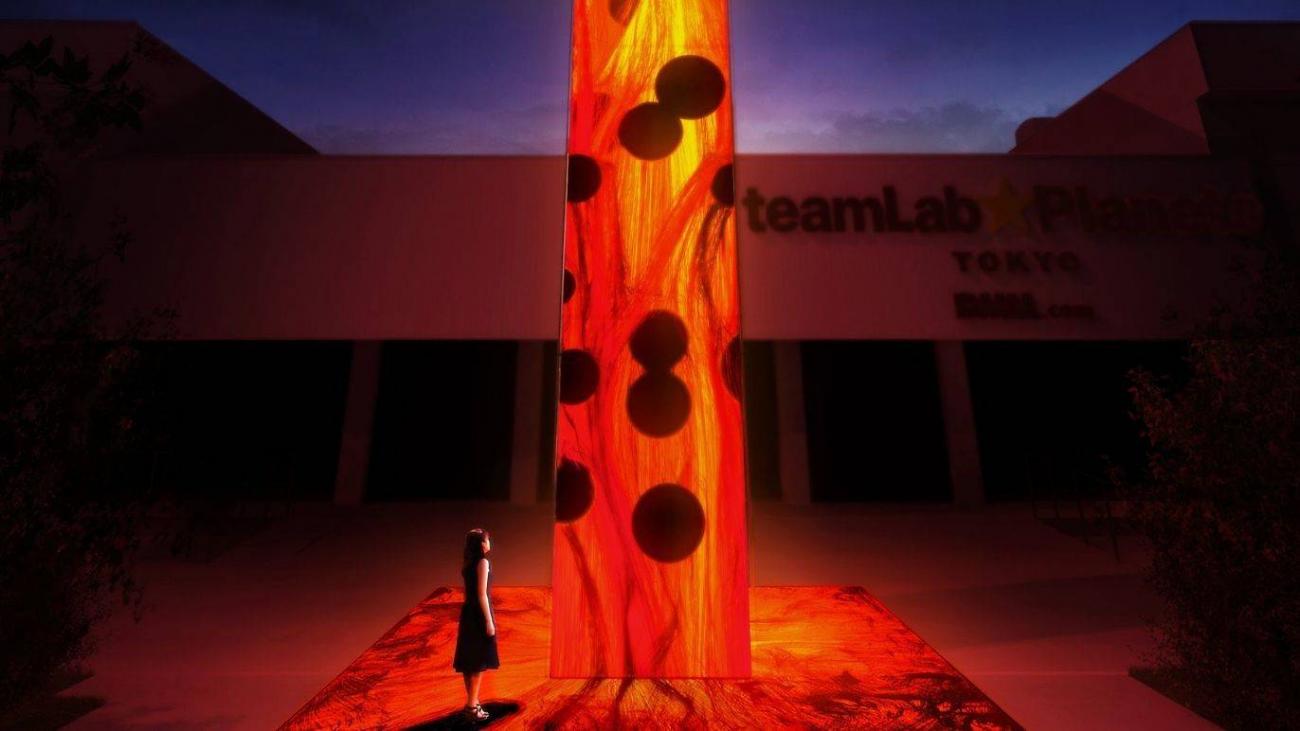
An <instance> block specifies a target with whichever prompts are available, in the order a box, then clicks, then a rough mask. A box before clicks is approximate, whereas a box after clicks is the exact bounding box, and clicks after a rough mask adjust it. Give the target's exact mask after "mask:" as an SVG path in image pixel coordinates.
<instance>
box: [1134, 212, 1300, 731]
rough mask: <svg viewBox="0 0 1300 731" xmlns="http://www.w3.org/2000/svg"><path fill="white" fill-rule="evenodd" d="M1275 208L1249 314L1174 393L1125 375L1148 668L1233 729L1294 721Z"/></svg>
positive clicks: (1289, 372) (1285, 264) (1285, 394)
mask: <svg viewBox="0 0 1300 731" xmlns="http://www.w3.org/2000/svg"><path fill="white" fill-rule="evenodd" d="M1268 189H1269V186H1264V190H1265V191H1266V192H1267V190H1268ZM1278 200H1279V199H1277V198H1275V199H1274V205H1273V207H1272V209H1271V216H1270V226H1269V228H1268V235H1266V236H1265V237H1263V239H1262V240H1261V241H1259V242H1257V243H1258V245H1259V253H1260V254H1261V256H1262V261H1263V264H1262V266H1261V267H1260V268H1258V269H1255V270H1253V271H1254V274H1253V277H1254V283H1253V291H1254V295H1255V301H1254V303H1253V305H1252V306H1251V307H1250V308H1249V309H1245V310H1243V309H1241V308H1235V311H1229V312H1227V313H1225V314H1226V316H1227V317H1226V319H1225V320H1221V321H1219V322H1218V323H1216V324H1213V325H1212V326H1211V327H1209V328H1207V329H1206V331H1205V332H1204V333H1202V334H1200V335H1199V336H1198V337H1196V338H1195V339H1194V340H1193V342H1192V343H1191V344H1190V348H1189V354H1188V356H1187V361H1188V365H1189V367H1190V368H1189V370H1190V376H1189V379H1188V381H1187V382H1186V383H1185V384H1183V385H1181V386H1180V387H1178V388H1172V387H1170V386H1168V385H1167V384H1165V383H1162V382H1161V381H1160V379H1158V378H1157V377H1156V376H1155V375H1154V374H1152V373H1150V372H1147V371H1135V372H1133V373H1131V374H1130V377H1131V389H1130V391H1131V393H1132V395H1133V399H1134V400H1133V403H1134V406H1135V411H1134V416H1135V418H1136V419H1137V420H1138V423H1139V424H1140V426H1141V428H1142V429H1143V432H1144V436H1145V438H1146V440H1147V441H1148V443H1149V446H1150V448H1149V450H1148V462H1147V474H1146V475H1145V479H1144V480H1143V481H1142V482H1141V483H1140V484H1138V485H1130V486H1129V487H1130V489H1131V490H1132V492H1131V493H1130V494H1131V495H1133V497H1135V498H1136V500H1135V502H1134V505H1135V513H1134V517H1135V518H1136V519H1137V523H1138V525H1139V526H1140V527H1141V529H1142V530H1143V533H1144V534H1145V535H1146V536H1147V538H1149V540H1150V543H1151V548H1152V551H1153V553H1152V562H1151V565H1150V567H1149V572H1148V578H1149V581H1150V584H1151V586H1152V587H1153V588H1154V590H1155V591H1156V593H1157V594H1158V595H1159V597H1160V598H1161V600H1162V607H1161V611H1160V613H1159V615H1158V616H1157V617H1156V619H1155V624H1154V630H1155V639H1156V642H1157V650H1156V653H1155V656H1154V657H1153V658H1152V659H1153V660H1154V663H1155V665H1156V670H1157V672H1158V673H1159V674H1160V676H1161V677H1162V678H1163V680H1162V682H1163V683H1164V684H1165V685H1167V686H1169V687H1170V688H1171V689H1172V690H1173V691H1174V694H1175V695H1177V696H1179V697H1181V698H1183V699H1187V700H1190V702H1191V705H1192V706H1193V707H1194V708H1195V709H1197V710H1199V711H1201V712H1203V713H1205V714H1206V715H1208V716H1209V717H1210V718H1212V719H1213V720H1215V721H1217V722H1219V723H1221V724H1224V725H1226V726H1228V727H1229V728H1241V729H1282V728H1294V727H1295V724H1296V723H1297V721H1296V719H1298V718H1300V656H1298V655H1297V650H1298V649H1300V337H1297V333H1298V332H1300V330H1298V329H1297V323H1298V322H1300V320H1297V313H1300V296H1298V295H1297V283H1298V282H1300V266H1297V251H1296V247H1295V241H1294V236H1293V234H1292V232H1291V229H1290V220H1292V219H1291V217H1290V215H1289V213H1288V212H1287V211H1286V210H1285V208H1284V206H1282V205H1280V204H1279V203H1277V201H1278ZM1224 323H1226V324H1224Z"/></svg>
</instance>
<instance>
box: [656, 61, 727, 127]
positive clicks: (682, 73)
mask: <svg viewBox="0 0 1300 731" xmlns="http://www.w3.org/2000/svg"><path fill="white" fill-rule="evenodd" d="M726 91H727V80H726V78H724V77H723V75H722V70H721V69H719V68H718V67H717V66H716V65H714V63H713V62H712V61H710V60H709V59H707V58H704V57H703V56H678V57H677V58H674V59H673V60H671V61H669V62H668V63H666V64H664V66H663V68H661V69H659V75H658V76H656V77H655V96H657V97H658V98H659V103H660V104H663V105H664V107H666V108H667V109H668V111H670V112H672V113H673V114H675V115H677V116H678V117H681V118H682V119H699V118H700V117H705V116H708V115H709V114H711V113H712V112H713V110H715V109H717V108H718V105H719V104H721V103H722V96H723V94H725V93H726Z"/></svg>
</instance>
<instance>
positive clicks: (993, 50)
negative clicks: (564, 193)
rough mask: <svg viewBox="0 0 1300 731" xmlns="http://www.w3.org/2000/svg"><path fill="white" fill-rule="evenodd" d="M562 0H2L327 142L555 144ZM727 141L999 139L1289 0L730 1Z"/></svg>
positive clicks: (859, 143) (416, 148)
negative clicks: (144, 37) (178, 60)
mask: <svg viewBox="0 0 1300 731" xmlns="http://www.w3.org/2000/svg"><path fill="white" fill-rule="evenodd" d="M570 5H571V0H422V1H419V2H416V1H412V0H260V1H257V0H2V1H0V17H23V18H41V17H45V18H86V19H104V18H111V19H123V18H130V19H135V20H138V21H140V22H141V23H142V24H143V25H144V26H145V27H146V28H148V29H149V30H151V31H152V32H153V33H155V34H157V35H158V36H159V37H161V38H162V39H163V40H164V41H166V42H167V43H169V44H170V45H172V46H173V47H175V48H176V49H177V50H178V51H180V52H181V53H183V54H185V55H187V56H189V57H190V58H191V59H193V60H194V61H196V62H197V63H198V64H199V65H200V66H203V67H204V68H205V69H207V70H208V71H209V72H211V73H212V74H213V75H215V76H216V77H217V78H219V79H221V80H222V81H223V82H225V83H226V84H228V85H229V86H230V87H232V88H233V89H234V90H235V91H237V92H239V93H240V94H242V95H243V96H244V97H246V98H247V99H249V100H250V101H252V102H253V103H254V104H256V105H258V106H259V107H261V108H262V109H263V110H265V111H266V112H267V113H269V114H270V115H271V116H273V117H275V118H276V119H278V120H279V121H280V122H282V123H283V124H284V125H285V126H287V127H288V128H289V129H291V130H293V131H294V132H296V133H297V134H299V135H300V136H302V137H303V138H304V139H306V140H307V141H308V142H310V143H311V144H313V145H315V146H316V147H318V148H319V149H321V150H322V151H324V152H336V153H401V154H406V153H409V154H418V153H559V152H562V151H563V150H564V135H565V128H564V126H565V114H564V104H565V94H566V91H565V89H566V78H567V75H568V40H569V19H570ZM731 17H732V45H733V58H732V65H733V68H734V72H735V90H734V91H735V103H736V113H737V145H738V147H739V149H740V150H741V151H743V152H841V151H842V152H867V151H871V152H942V151H957V152H974V151H1004V150H1006V149H1008V148H1009V147H1010V146H1011V144H1012V136H1013V133H1014V131H1015V127H1016V125H1017V124H1018V123H1019V122H1020V121H1021V120H1022V119H1024V118H1025V117H1029V116H1035V115H1043V114H1053V113H1055V112H1057V111H1060V110H1061V109H1062V108H1064V107H1065V106H1068V105H1069V104H1070V103H1072V102H1073V101H1074V100H1076V99H1078V98H1079V97H1080V96H1081V95H1083V94H1085V93H1087V92H1088V91H1090V90H1091V89H1093V88H1095V87H1096V86H1097V85H1098V84H1100V83H1101V82H1103V81H1105V80H1106V78H1108V77H1109V76H1110V75H1111V74H1113V73H1114V72H1116V71H1117V70H1119V69H1120V68H1122V67H1123V66H1124V65H1125V64H1126V63H1128V62H1129V61H1131V60H1132V59H1134V58H1136V57H1137V56H1138V55H1139V54H1141V53H1142V52H1143V51H1145V50H1147V49H1148V48H1150V47H1151V46H1153V45H1155V44H1156V43H1158V42H1159V41H1160V40H1162V39H1163V38H1165V37H1166V36H1168V35H1169V34H1170V33H1172V32H1173V31H1174V30H1176V29H1177V28H1178V27H1179V26H1180V25H1182V24H1183V23H1185V22H1187V21H1188V20H1193V19H1197V20H1216V19H1253V20H1268V19H1300V2H1297V1H1296V0H1232V1H1230V0H1183V1H1179V0H1144V1H1142V2H1134V1H1133V0H1126V1H1124V2H1112V1H1109V0H1093V1H1085V0H1072V1H1071V0H1067V1H1059V0H1030V1H1023V0H949V1H939V0H894V1H893V2H883V1H876V0H731Z"/></svg>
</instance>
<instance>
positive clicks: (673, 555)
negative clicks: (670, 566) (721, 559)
mask: <svg viewBox="0 0 1300 731" xmlns="http://www.w3.org/2000/svg"><path fill="white" fill-rule="evenodd" d="M632 535H633V537H635V538H636V543H637V545H638V546H640V547H641V550H642V551H643V552H645V554H646V555H647V556H649V557H650V558H653V559H654V560H656V561H660V562H662V563H671V562H673V561H681V560H682V559H684V558H686V557H687V556H690V555H691V553H692V552H694V551H695V549H696V547H697V546H699V545H700V540H701V539H702V538H704V508H702V507H701V506H700V501H699V499H698V498H696V497H695V495H693V494H691V491H690V490H687V489H686V488H684V487H682V486H681V485H674V484H672V483H669V482H665V483H662V484H659V485H655V486H654V487H652V488H650V489H649V490H646V492H645V494H644V495H642V496H641V497H640V499H638V500H637V501H636V507H635V508H633V509H632Z"/></svg>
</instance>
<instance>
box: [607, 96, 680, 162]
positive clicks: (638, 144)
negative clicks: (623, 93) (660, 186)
mask: <svg viewBox="0 0 1300 731" xmlns="http://www.w3.org/2000/svg"><path fill="white" fill-rule="evenodd" d="M618 141H619V142H620V143H622V145H623V147H625V148H627V151H628V152H630V153H632V154H633V155H635V156H636V157H639V158H641V159H642V160H658V159H659V158H661V157H667V156H668V155H671V154H672V152H673V150H676V149H677V144H678V143H679V142H681V141H682V123H681V121H680V120H679V119H677V117H675V116H673V114H672V112H669V111H668V110H667V109H665V108H664V106H663V105H662V104H655V103H654V102H646V103H645V104H639V105H637V106H635V107H633V108H632V110H631V111H629V112H628V113H627V114H624V115H623V120H622V121H621V122H619V123H618Z"/></svg>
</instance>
